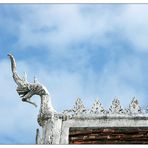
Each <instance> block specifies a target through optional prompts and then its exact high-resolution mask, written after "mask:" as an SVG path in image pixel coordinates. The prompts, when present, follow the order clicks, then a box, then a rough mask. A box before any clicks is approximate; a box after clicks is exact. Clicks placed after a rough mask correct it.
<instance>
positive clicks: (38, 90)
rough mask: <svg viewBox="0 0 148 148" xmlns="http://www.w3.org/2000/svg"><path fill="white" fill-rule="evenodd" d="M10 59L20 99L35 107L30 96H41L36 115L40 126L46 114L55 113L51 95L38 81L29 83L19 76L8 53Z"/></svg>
mask: <svg viewBox="0 0 148 148" xmlns="http://www.w3.org/2000/svg"><path fill="white" fill-rule="evenodd" d="M8 56H9V58H10V61H11V70H12V74H13V79H14V81H15V82H16V84H17V89H16V91H17V92H18V94H19V96H20V97H21V98H22V101H24V102H28V103H30V104H32V105H34V106H35V107H37V105H36V104H35V103H34V102H32V101H31V97H32V96H33V95H39V96H40V98H41V106H40V113H39V116H38V122H39V124H40V125H41V126H43V124H44V120H45V118H47V116H52V115H53V114H55V113H56V111H55V110H54V108H53V106H52V104H51V97H50V95H49V92H48V90H47V89H46V87H44V86H43V85H42V84H40V83H36V82H34V83H29V82H28V81H27V78H26V77H25V78H21V77H20V76H19V75H18V74H17V71H16V62H15V59H14V57H13V55H11V54H8Z"/></svg>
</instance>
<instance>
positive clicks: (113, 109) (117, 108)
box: [109, 97, 124, 114]
mask: <svg viewBox="0 0 148 148" xmlns="http://www.w3.org/2000/svg"><path fill="white" fill-rule="evenodd" d="M109 112H110V113H111V114H123V113H124V111H123V109H122V108H121V105H120V101H119V99H118V97H115V99H114V100H113V101H112V105H111V106H110V108H109Z"/></svg>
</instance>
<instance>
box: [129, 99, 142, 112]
mask: <svg viewBox="0 0 148 148" xmlns="http://www.w3.org/2000/svg"><path fill="white" fill-rule="evenodd" d="M128 111H129V113H130V114H141V113H143V112H142V109H141V107H140V105H139V102H138V100H137V99H136V98H135V97H134V98H133V99H132V101H131V103H130V105H129V109H128Z"/></svg>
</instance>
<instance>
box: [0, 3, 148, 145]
mask: <svg viewBox="0 0 148 148" xmlns="http://www.w3.org/2000/svg"><path fill="white" fill-rule="evenodd" d="M147 26H148V5H147V4H145V5H142V4H0V68H1V72H0V90H1V93H0V117H1V122H0V144H34V143H35V132H36V128H38V127H39V126H38V124H37V121H36V119H37V115H38V111H39V107H38V108H34V107H33V106H32V105H30V104H27V103H24V102H21V99H20V98H19V96H18V94H17V93H16V91H15V89H16V85H15V83H14V81H13V79H12V75H11V70H10V61H9V59H8V57H7V53H12V54H13V55H14V56H15V58H16V61H17V65H18V67H17V68H18V72H19V73H20V74H21V75H23V72H27V74H28V79H29V81H31V82H32V81H33V78H34V76H36V77H37V79H38V81H40V82H41V83H43V84H44V85H45V86H46V87H47V88H48V90H49V92H50V94H51V97H52V103H53V106H54V108H55V109H56V110H57V111H58V112H62V111H63V110H64V109H69V108H72V107H73V105H74V102H75V100H76V98H77V97H80V98H81V99H82V100H83V102H84V104H85V106H86V108H91V106H92V104H93V102H94V100H95V99H96V98H97V97H99V100H100V101H101V103H102V105H103V106H104V108H106V109H108V108H109V106H110V105H111V102H112V100H113V99H114V97H115V96H118V97H119V98H120V101H121V105H122V106H123V107H125V108H126V107H128V105H129V103H130V102H131V100H132V98H133V97H134V96H135V97H136V98H137V99H138V100H139V103H140V104H141V106H142V107H146V106H147V104H148V94H147V88H148V77H147V75H148V41H147V40H148V27H147ZM33 100H34V101H35V102H37V104H38V106H39V104H40V100H39V97H37V96H34V97H33Z"/></svg>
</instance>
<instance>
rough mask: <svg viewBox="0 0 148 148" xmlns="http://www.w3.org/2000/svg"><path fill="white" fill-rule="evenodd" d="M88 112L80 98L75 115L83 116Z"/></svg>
mask: <svg viewBox="0 0 148 148" xmlns="http://www.w3.org/2000/svg"><path fill="white" fill-rule="evenodd" d="M85 111H86V109H85V106H84V104H83V102H82V100H81V99H80V98H77V100H76V102H75V106H74V112H75V115H80V114H83V113H84V112H85Z"/></svg>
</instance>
